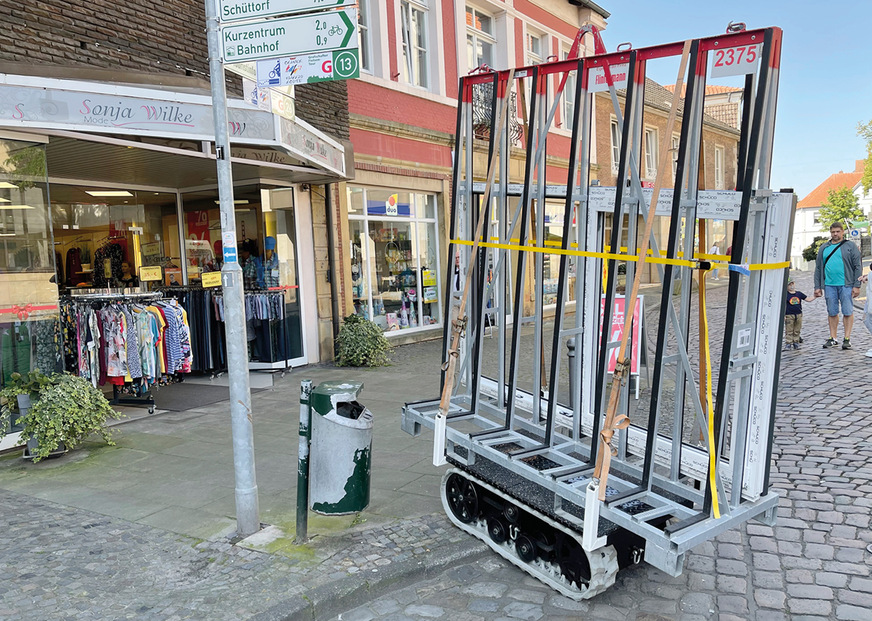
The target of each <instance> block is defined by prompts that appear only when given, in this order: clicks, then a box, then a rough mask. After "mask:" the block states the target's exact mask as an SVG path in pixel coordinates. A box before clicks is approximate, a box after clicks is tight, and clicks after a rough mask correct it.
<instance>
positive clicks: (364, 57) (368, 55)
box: [357, 0, 372, 71]
mask: <svg viewBox="0 0 872 621" xmlns="http://www.w3.org/2000/svg"><path fill="white" fill-rule="evenodd" d="M357 2H358V5H359V7H358V14H357V30H358V32H360V68H361V69H363V70H364V71H372V49H371V48H372V37H371V36H370V29H369V24H370V15H369V0H357Z"/></svg>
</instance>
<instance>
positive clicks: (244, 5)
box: [218, 0, 356, 22]
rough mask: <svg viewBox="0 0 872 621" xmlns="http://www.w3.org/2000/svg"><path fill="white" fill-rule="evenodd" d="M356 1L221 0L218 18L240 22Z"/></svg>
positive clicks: (328, 7)
mask: <svg viewBox="0 0 872 621" xmlns="http://www.w3.org/2000/svg"><path fill="white" fill-rule="evenodd" d="M355 2H356V0H219V6H218V19H219V20H220V21H221V22H238V21H240V20H243V19H254V18H257V17H269V16H271V15H286V14H290V13H300V12H303V11H317V10H318V9H332V8H335V7H338V6H351V5H353V4H355Z"/></svg>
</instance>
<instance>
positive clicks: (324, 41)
mask: <svg viewBox="0 0 872 621" xmlns="http://www.w3.org/2000/svg"><path fill="white" fill-rule="evenodd" d="M221 44H222V48H223V52H224V53H223V60H224V62H225V63H237V62H246V61H251V60H260V59H264V58H275V57H277V56H296V55H299V54H308V53H314V52H330V51H333V50H346V49H354V48H357V9H354V8H351V9H344V10H341V11H328V12H325V13H314V14H308V15H297V16H294V17H284V18H281V19H271V20H267V21H260V22H254V23H250V24H239V25H230V26H225V27H224V28H222V30H221Z"/></svg>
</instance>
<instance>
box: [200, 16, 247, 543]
mask: <svg viewBox="0 0 872 621" xmlns="http://www.w3.org/2000/svg"><path fill="white" fill-rule="evenodd" d="M217 2H218V0H206V37H207V40H208V43H209V74H210V81H211V83H212V111H213V117H214V119H215V152H216V154H217V156H218V159H217V163H218V198H219V203H220V205H221V238H222V240H223V243H224V246H223V247H224V267H222V268H221V280H222V284H223V286H224V316H225V324H224V325H225V327H226V331H227V371H228V376H229V378H230V423H231V430H232V436H233V471H234V473H235V477H236V530H237V534H238V535H239V536H241V537H247V536H249V535H252V534H254V533H256V532H257V531H259V530H260V511H259V508H258V499H257V482H256V479H255V472H254V434H253V432H252V412H251V388H250V386H249V380H248V344H247V341H246V333H245V299H244V294H243V290H242V268H241V267H240V266H239V260H238V258H237V256H236V218H235V214H234V211H233V177H232V174H231V168H230V137H229V135H228V129H227V92H226V90H225V87H224V67H223V65H222V63H221V38H220V30H219V29H218V6H217Z"/></svg>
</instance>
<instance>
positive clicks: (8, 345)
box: [0, 322, 32, 384]
mask: <svg viewBox="0 0 872 621" xmlns="http://www.w3.org/2000/svg"><path fill="white" fill-rule="evenodd" d="M31 349H32V347H31V341H30V329H29V328H28V326H27V323H25V322H15V323H7V324H2V326H0V368H2V373H3V383H4V384H6V383H8V382H9V381H10V380H11V379H12V374H13V373H21V374H22V375H24V374H27V373H30V370H31V361H32V355H31Z"/></svg>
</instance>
